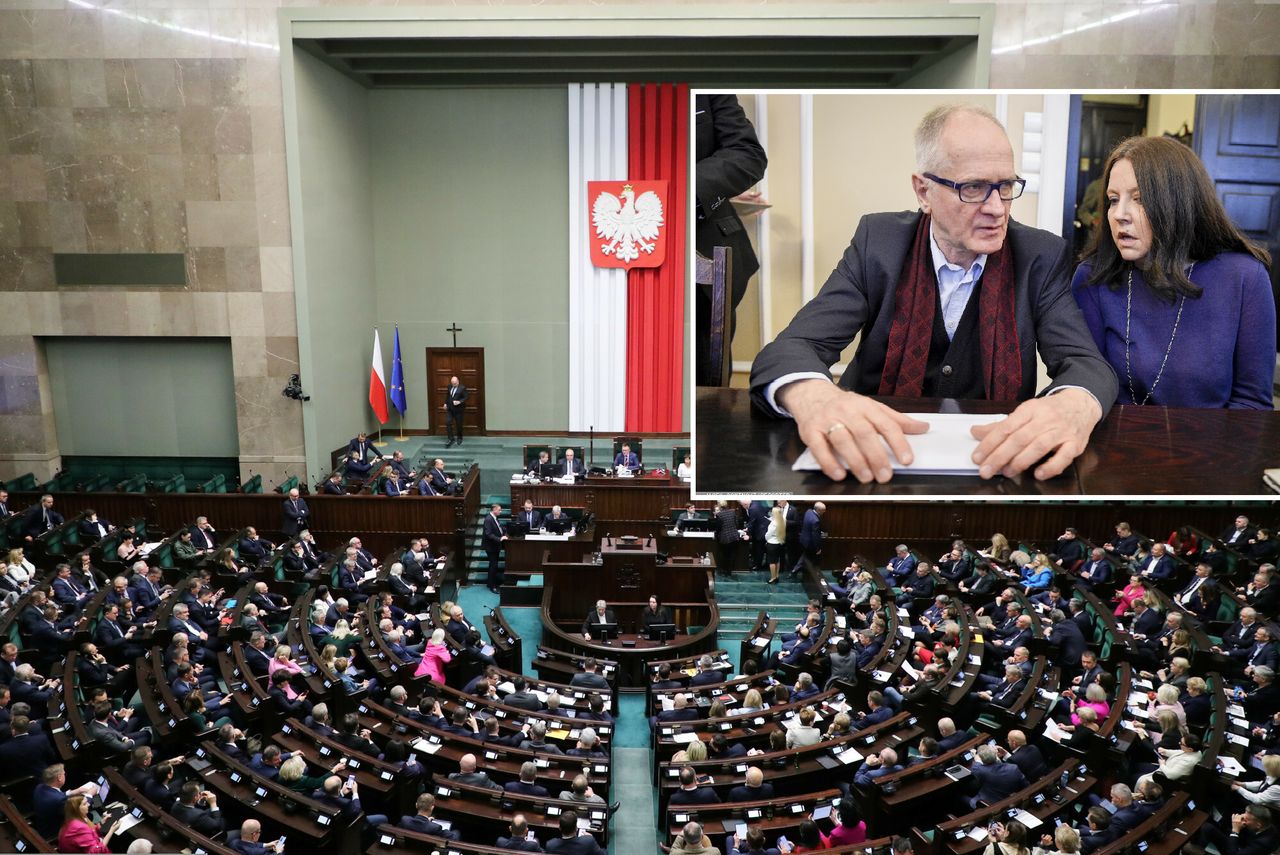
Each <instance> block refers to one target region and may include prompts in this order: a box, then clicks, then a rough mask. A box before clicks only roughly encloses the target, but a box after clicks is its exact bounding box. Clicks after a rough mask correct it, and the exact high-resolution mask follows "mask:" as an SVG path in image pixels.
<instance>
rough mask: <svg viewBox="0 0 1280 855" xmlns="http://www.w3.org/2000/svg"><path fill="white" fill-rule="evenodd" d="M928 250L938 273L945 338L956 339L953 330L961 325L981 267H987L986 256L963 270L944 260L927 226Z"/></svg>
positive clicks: (977, 259) (931, 227)
mask: <svg viewBox="0 0 1280 855" xmlns="http://www.w3.org/2000/svg"><path fill="white" fill-rule="evenodd" d="M929 249H930V250H931V251H932V252H933V269H934V272H936V273H937V274H938V296H939V297H940V298H941V301H942V324H943V326H945V327H946V328H947V338H948V339H952V338H955V335H956V328H957V327H959V326H960V318H961V317H962V316H963V315H964V310H965V307H966V306H968V305H969V297H970V296H971V295H972V294H973V286H974V284H975V283H976V282H977V281H978V279H979V277H981V276H982V268H984V267H985V266H986V264H987V256H986V255H985V254H983V255H979V256H978V257H977V258H975V259H974V260H973V264H971V265H969V268H968V269H967V270H966V269H965V268H963V267H961V266H960V265H958V264H952V263H951V262H950V261H947V257H946V256H945V255H943V254H942V250H941V249H940V248H939V247H938V239H937V238H936V237H935V236H934V234H933V226H932V225H930V226H929Z"/></svg>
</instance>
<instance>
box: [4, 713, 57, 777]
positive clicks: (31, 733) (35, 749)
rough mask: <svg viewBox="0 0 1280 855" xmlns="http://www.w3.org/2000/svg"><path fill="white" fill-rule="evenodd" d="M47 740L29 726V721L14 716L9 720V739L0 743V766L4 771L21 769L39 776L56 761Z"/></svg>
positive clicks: (19, 716) (25, 718)
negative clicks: (0, 765)
mask: <svg viewBox="0 0 1280 855" xmlns="http://www.w3.org/2000/svg"><path fill="white" fill-rule="evenodd" d="M57 759H58V758H57V756H56V755H55V754H54V751H53V746H52V745H50V744H49V738H48V737H47V736H45V735H44V734H43V733H40V732H37V731H36V730H35V728H33V727H32V726H31V719H30V718H28V717H27V716H25V715H15V716H13V718H11V719H10V720H9V738H8V739H6V740H5V741H4V742H3V743H0V764H2V765H3V768H5V769H22V770H24V771H28V772H30V773H31V774H33V775H37V776H38V775H40V774H41V773H42V772H43V771H44V770H45V767H47V766H48V765H49V764H50V763H53V762H55V761H56V760H57Z"/></svg>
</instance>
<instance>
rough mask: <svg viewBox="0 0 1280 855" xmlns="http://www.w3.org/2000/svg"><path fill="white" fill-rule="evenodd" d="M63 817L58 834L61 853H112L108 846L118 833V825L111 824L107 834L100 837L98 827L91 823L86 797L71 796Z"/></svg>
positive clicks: (95, 854)
mask: <svg viewBox="0 0 1280 855" xmlns="http://www.w3.org/2000/svg"><path fill="white" fill-rule="evenodd" d="M62 815H63V817H64V819H63V821H62V829H61V830H60V831H59V832H58V851H59V852H87V853H92V855H97V853H104V852H110V851H111V847H110V846H108V845H107V844H109V843H110V842H111V835H113V834H115V832H116V823H115V822H113V823H111V826H110V827H109V828H108V829H107V833H106V834H105V835H104V836H102V837H99V836H98V827H97V826H96V825H94V824H93V823H91V822H90V821H89V800H88V799H86V798H85V797H84V796H80V795H77V796H69V797H68V798H67V803H66V805H65V806H64V807H63V814H62ZM117 822H118V820H117Z"/></svg>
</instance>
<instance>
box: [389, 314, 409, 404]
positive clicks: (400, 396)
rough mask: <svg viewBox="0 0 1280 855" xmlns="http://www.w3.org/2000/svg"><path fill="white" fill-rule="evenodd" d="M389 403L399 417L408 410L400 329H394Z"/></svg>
mask: <svg viewBox="0 0 1280 855" xmlns="http://www.w3.org/2000/svg"><path fill="white" fill-rule="evenodd" d="M391 403H392V405H393V406H395V408H396V409H397V410H399V411H400V415H402V416H403V415H404V414H405V411H406V410H407V409H409V404H408V402H407V401H405V398H404V366H403V365H402V364H401V363H400V327H399V326H397V327H396V343H395V355H394V356H393V357H392V358H391Z"/></svg>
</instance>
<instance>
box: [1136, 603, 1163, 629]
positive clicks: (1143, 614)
mask: <svg viewBox="0 0 1280 855" xmlns="http://www.w3.org/2000/svg"><path fill="white" fill-rule="evenodd" d="M1163 622H1164V621H1163V619H1162V618H1161V617H1160V612H1158V611H1157V610H1155V609H1153V608H1151V607H1150V606H1148V605H1147V604H1146V602H1145V601H1143V600H1134V601H1133V624H1132V625H1131V626H1130V627H1129V632H1130V633H1132V634H1134V635H1142V636H1146V637H1150V636H1154V635H1159V634H1160V626H1161V624H1162V623H1163Z"/></svg>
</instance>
